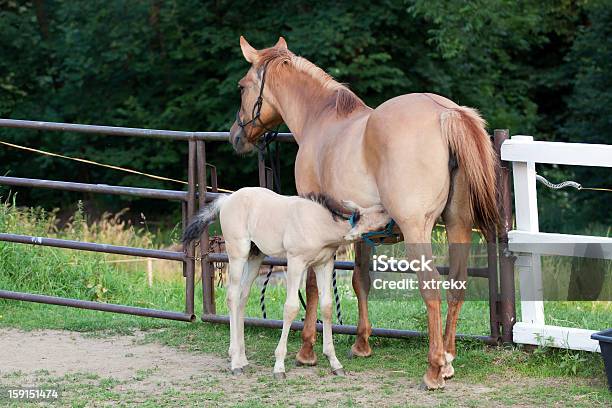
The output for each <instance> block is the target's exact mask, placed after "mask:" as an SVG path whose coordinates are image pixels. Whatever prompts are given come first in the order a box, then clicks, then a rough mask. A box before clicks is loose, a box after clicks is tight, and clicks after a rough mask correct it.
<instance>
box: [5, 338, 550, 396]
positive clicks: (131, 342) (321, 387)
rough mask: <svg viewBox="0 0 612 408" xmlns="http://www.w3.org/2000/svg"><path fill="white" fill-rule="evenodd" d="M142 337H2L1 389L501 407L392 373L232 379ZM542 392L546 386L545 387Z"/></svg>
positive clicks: (310, 371)
mask: <svg viewBox="0 0 612 408" xmlns="http://www.w3.org/2000/svg"><path fill="white" fill-rule="evenodd" d="M143 337H144V334H143V333H141V332H137V333H135V334H134V335H133V336H116V335H113V336H106V337H99V336H98V337H92V336H88V335H83V334H80V333H76V332H66V331H53V330H43V331H33V332H23V331H20V330H13V329H8V330H7V329H2V330H0V385H5V386H6V385H11V386H14V385H21V386H40V385H41V384H55V385H57V386H59V387H60V388H61V389H62V390H63V391H62V392H63V398H65V399H67V400H69V401H70V402H72V403H74V402H75V401H77V402H78V401H82V402H84V406H105V405H115V404H117V403H119V404H126V405H136V404H141V405H142V404H143V403H144V405H147V404H148V403H151V404H152V405H151V406H162V405H167V406H174V405H175V404H180V405H185V406H187V405H189V406H211V405H215V406H218V405H226V406H233V405H236V404H241V405H246V406H269V405H273V404H278V405H289V406H313V405H314V406H346V405H350V404H353V405H358V406H375V405H377V406H399V405H401V406H405V405H410V406H437V405H439V404H441V403H447V404H450V405H453V406H454V405H458V406H473V405H474V404H475V403H477V405H478V406H495V405H499V403H500V401H498V400H497V397H496V396H498V395H499V392H498V391H499V390H496V389H495V388H494V387H493V386H483V385H475V384H465V383H461V382H459V381H456V380H453V381H449V382H448V384H447V387H446V390H444V391H441V392H433V393H432V392H426V391H420V390H418V388H417V384H415V383H412V382H410V381H408V380H407V379H406V378H405V376H403V375H402V374H401V373H393V372H382V371H376V372H358V373H349V374H348V376H347V377H346V378H337V377H334V376H332V375H330V374H329V373H327V371H326V370H325V369H322V368H290V371H289V373H288V380H287V381H286V382H280V383H279V382H275V381H273V380H272V378H271V376H270V375H269V371H270V368H269V367H260V366H255V367H250V368H249V369H247V372H246V374H245V375H243V376H241V377H237V378H233V377H232V376H231V375H230V374H229V372H228V370H227V361H226V359H224V358H221V357H218V356H215V355H210V354H204V353H189V352H185V351H180V350H177V349H175V348H170V347H166V346H162V345H159V344H155V343H145V342H143ZM288 368H289V367H288ZM264 373H265V374H264ZM524 385H525V384H512V388H513V389H514V388H516V389H517V390H519V391H520V388H521V387H523V386H524ZM530 385H534V384H530ZM535 385H538V386H542V385H543V384H541V381H540V384H535ZM551 385H552V384H551ZM508 392H510V391H506V393H508ZM506 395H508V394H506ZM85 397H86V398H85ZM83 398H84V400H83ZM517 402H518V401H517ZM76 405H79V404H76ZM504 405H506V404H504ZM519 405H522V406H528V405H530V404H524V403H520V404H519Z"/></svg>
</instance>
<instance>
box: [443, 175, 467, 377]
mask: <svg viewBox="0 0 612 408" xmlns="http://www.w3.org/2000/svg"><path fill="white" fill-rule="evenodd" d="M462 181H463V176H462V173H461V172H460V173H458V174H457V175H456V177H455V185H454V189H453V194H452V196H451V198H450V200H449V202H448V204H447V206H446V208H445V210H444V213H443V214H442V217H443V219H444V222H445V223H446V234H447V237H448V242H449V273H448V280H449V281H451V280H454V281H455V282H467V267H468V265H467V263H468V257H469V254H470V243H471V239H472V218H471V214H470V213H469V212H468V211H465V208H468V205H469V200H468V192H467V189H466V188H462V186H465V184H463V183H462ZM464 298H465V289H462V288H461V287H458V288H453V289H449V290H447V292H446V300H447V303H448V311H447V315H446V327H445V330H444V357H445V361H446V363H445V365H444V367H443V368H442V376H443V377H444V378H451V377H453V376H454V374H455V369H454V368H453V365H452V362H453V360H454V359H455V357H456V356H457V349H456V347H455V336H456V333H457V320H458V318H459V312H460V311H461V307H462V305H463V302H464Z"/></svg>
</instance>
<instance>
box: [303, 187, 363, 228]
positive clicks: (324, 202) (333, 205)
mask: <svg viewBox="0 0 612 408" xmlns="http://www.w3.org/2000/svg"><path fill="white" fill-rule="evenodd" d="M300 197H302V198H304V199H306V200H310V201H313V202H315V203H317V204H320V205H321V206H323V207H324V208H325V209H327V210H328V211H329V212H330V213H331V215H332V218H333V219H334V221H338V218H340V219H342V220H348V219H349V218H350V217H351V215H352V214H353V212H352V211H351V210H349V209H348V208H346V207H345V206H343V205H342V204H341V203H339V202H338V201H336V200H334V199H333V198H331V197H330V196H328V195H327V194H323V193H307V194H302V195H300ZM357 221H359V212H357V213H356V214H355V222H357Z"/></svg>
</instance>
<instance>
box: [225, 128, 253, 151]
mask: <svg viewBox="0 0 612 408" xmlns="http://www.w3.org/2000/svg"><path fill="white" fill-rule="evenodd" d="M229 141H230V143H231V144H232V147H233V148H234V151H235V152H236V153H238V154H245V153H249V152H252V151H253V150H254V149H255V145H254V144H253V143H251V142H249V140H248V139H247V134H246V132H245V131H244V128H243V127H241V126H239V125H238V123H236V122H234V124H233V125H232V127H231V129H230V137H229Z"/></svg>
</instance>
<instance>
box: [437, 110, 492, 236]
mask: <svg viewBox="0 0 612 408" xmlns="http://www.w3.org/2000/svg"><path fill="white" fill-rule="evenodd" d="M440 125H441V127H442V134H443V135H444V137H445V138H446V140H448V144H449V147H450V150H451V153H452V154H454V155H455V158H456V160H457V163H458V166H459V168H460V169H461V170H463V171H464V172H465V175H466V179H467V183H468V190H469V200H470V206H469V211H470V212H471V215H472V220H474V222H475V224H476V225H477V226H478V227H480V228H481V230H482V231H483V232H485V233H486V232H490V231H494V230H495V227H496V226H499V222H500V221H499V219H500V218H499V211H498V208H497V191H496V190H497V187H496V182H495V169H496V166H497V156H496V155H495V151H494V150H493V145H492V143H491V140H490V138H489V135H488V133H487V131H486V130H485V126H486V122H485V120H484V119H483V118H482V117H481V116H480V114H479V113H478V111H477V110H475V109H472V108H468V107H465V106H461V107H457V108H453V109H448V110H446V111H445V112H443V113H442V114H441V116H440Z"/></svg>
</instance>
